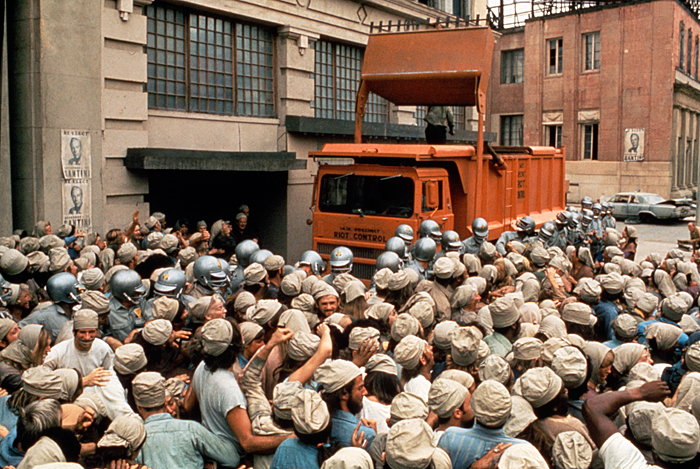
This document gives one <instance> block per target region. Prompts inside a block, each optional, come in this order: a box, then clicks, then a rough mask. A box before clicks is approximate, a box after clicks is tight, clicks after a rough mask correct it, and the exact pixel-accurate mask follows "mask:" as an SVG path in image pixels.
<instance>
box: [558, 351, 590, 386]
mask: <svg viewBox="0 0 700 469" xmlns="http://www.w3.org/2000/svg"><path fill="white" fill-rule="evenodd" d="M552 370H553V371H554V372H555V373H556V374H557V375H558V376H559V377H560V378H561V379H562V381H564V386H566V387H567V388H569V389H573V388H577V387H579V386H581V385H582V384H583V382H584V381H585V380H586V375H587V374H588V361H587V360H586V356H585V355H584V354H583V352H581V351H580V350H579V349H578V348H576V347H570V346H565V347H561V348H560V349H558V350H557V351H556V352H554V358H553V360H552Z"/></svg>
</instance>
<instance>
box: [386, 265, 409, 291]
mask: <svg viewBox="0 0 700 469" xmlns="http://www.w3.org/2000/svg"><path fill="white" fill-rule="evenodd" d="M408 283H409V279H408V274H407V273H406V271H405V270H399V271H398V272H396V273H392V274H391V275H390V276H389V285H388V288H389V290H391V291H399V290H401V289H402V288H405V287H407V286H408Z"/></svg>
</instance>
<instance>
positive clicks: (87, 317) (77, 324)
mask: <svg viewBox="0 0 700 469" xmlns="http://www.w3.org/2000/svg"><path fill="white" fill-rule="evenodd" d="M99 326H100V319H99V317H98V316H97V313H96V312H94V311H93V310H91V309H87V308H80V309H79V310H78V311H76V312H75V313H74V314H73V330H74V331H79V330H81V329H97V328H98V327H99Z"/></svg>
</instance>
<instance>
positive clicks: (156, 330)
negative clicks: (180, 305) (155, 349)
mask: <svg viewBox="0 0 700 469" xmlns="http://www.w3.org/2000/svg"><path fill="white" fill-rule="evenodd" d="M172 333H173V324H172V323H171V322H170V321H168V320H167V319H154V320H152V321H148V322H147V323H146V325H145V326H143V331H142V332H141V335H142V336H143V338H144V340H145V341H146V342H148V343H149V344H151V345H155V346H160V345H163V344H165V343H166V342H167V341H168V340H169V339H170V335H171V334H172Z"/></svg>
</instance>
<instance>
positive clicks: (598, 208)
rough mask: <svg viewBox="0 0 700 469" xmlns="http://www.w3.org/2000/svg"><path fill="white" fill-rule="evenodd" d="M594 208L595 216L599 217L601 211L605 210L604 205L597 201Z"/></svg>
mask: <svg viewBox="0 0 700 469" xmlns="http://www.w3.org/2000/svg"><path fill="white" fill-rule="evenodd" d="M592 210H593V216H594V217H597V216H598V215H600V212H602V211H603V206H602V205H601V204H598V203H595V204H593V208H592Z"/></svg>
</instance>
